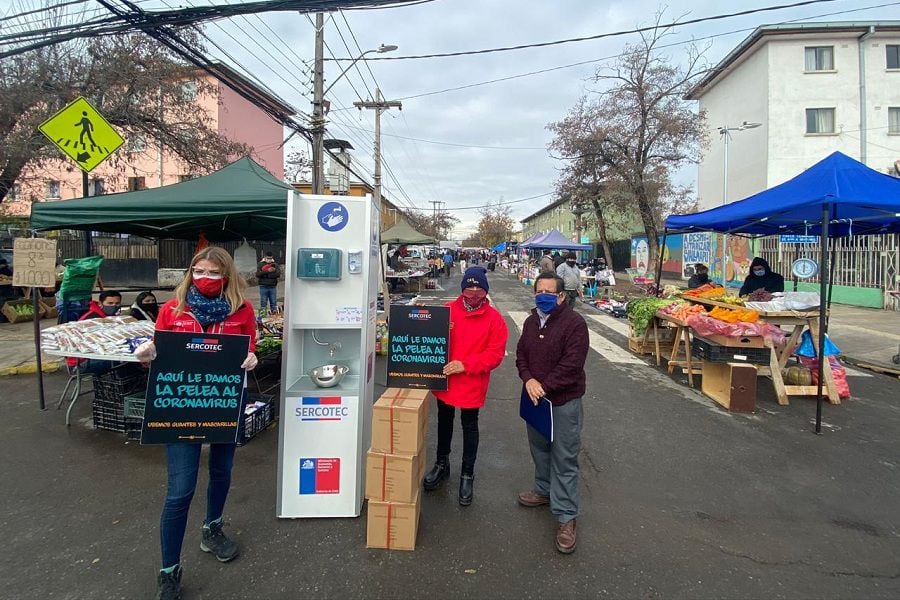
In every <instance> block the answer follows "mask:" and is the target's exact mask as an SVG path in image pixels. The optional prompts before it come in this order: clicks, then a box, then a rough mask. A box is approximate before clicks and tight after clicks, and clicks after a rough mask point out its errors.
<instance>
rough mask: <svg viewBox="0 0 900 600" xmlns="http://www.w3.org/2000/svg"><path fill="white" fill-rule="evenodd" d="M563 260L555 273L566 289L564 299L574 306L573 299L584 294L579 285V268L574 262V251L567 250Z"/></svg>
mask: <svg viewBox="0 0 900 600" xmlns="http://www.w3.org/2000/svg"><path fill="white" fill-rule="evenodd" d="M565 259H566V260H565V261H564V262H562V263H560V265H559V266H558V267H556V274H557V275H559V276H560V278H562V280H563V287H564V289H565V290H566V299H567V301H568V303H569V306H574V305H575V301H576V300H577V299H578V298H580V297H582V296H583V295H584V291H583V290H582V286H581V270H580V269H579V268H578V265H577V264H576V263H575V260H576V258H575V253H574V252H569V253H568V254H566V256H565Z"/></svg>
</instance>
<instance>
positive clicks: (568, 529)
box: [556, 519, 577, 554]
mask: <svg viewBox="0 0 900 600" xmlns="http://www.w3.org/2000/svg"><path fill="white" fill-rule="evenodd" d="M576 541H577V538H576V537H575V519H572V520H571V521H569V522H567V523H560V524H559V528H558V529H557V530H556V549H557V550H559V551H560V552H562V553H563V554H572V553H573V552H575V542H576Z"/></svg>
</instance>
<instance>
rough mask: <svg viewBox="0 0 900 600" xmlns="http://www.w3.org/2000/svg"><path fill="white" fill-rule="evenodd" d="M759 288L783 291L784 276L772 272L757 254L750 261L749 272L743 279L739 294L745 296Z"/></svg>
mask: <svg viewBox="0 0 900 600" xmlns="http://www.w3.org/2000/svg"><path fill="white" fill-rule="evenodd" d="M760 289H764V290H766V291H767V292H783V291H784V277H782V276H781V275H779V274H778V273H774V272H772V269H771V267H769V263H768V262H766V259H764V258H760V257H758V256H757V257H756V258H754V259H753V262H751V263H750V274H749V275H747V279H745V280H744V285H742V286H741V291H740V292H739V295H740V296H746V295H748V294H751V293H753V292H755V291H756V290H760Z"/></svg>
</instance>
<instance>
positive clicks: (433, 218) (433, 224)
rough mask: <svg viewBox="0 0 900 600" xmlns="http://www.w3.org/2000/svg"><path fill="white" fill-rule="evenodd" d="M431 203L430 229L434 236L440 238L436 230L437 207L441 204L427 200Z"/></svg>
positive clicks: (439, 232)
mask: <svg viewBox="0 0 900 600" xmlns="http://www.w3.org/2000/svg"><path fill="white" fill-rule="evenodd" d="M429 202H431V228H432V229H433V230H434V236H435V237H436V238H437V237H441V231H440V229H439V228H438V206H439V205H440V204H441V201H440V200H429Z"/></svg>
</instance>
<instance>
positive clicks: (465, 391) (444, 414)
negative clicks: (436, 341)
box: [423, 267, 508, 506]
mask: <svg viewBox="0 0 900 600" xmlns="http://www.w3.org/2000/svg"><path fill="white" fill-rule="evenodd" d="M461 287H462V293H461V294H460V296H459V297H458V298H457V299H456V300H454V301H453V302H450V303H448V306H449V307H450V340H449V342H450V356H449V357H448V358H449V359H450V361H449V362H448V363H447V364H446V365H444V374H445V375H447V391H444V392H434V395H435V396H436V397H437V408H438V440H437V460H436V462H435V463H434V467H433V468H432V469H431V471H429V472H428V474H427V475H425V480H424V481H423V486H424V487H425V489H426V490H428V491H431V490H434V489H437V487H438V486H439V485H440V483H441V481H443V480H444V479H446V478H448V477H449V476H450V459H449V456H450V441H451V440H452V438H453V419H454V417H455V414H456V408H459V409H460V411H459V412H460V421H461V422H462V431H463V457H462V469H461V471H460V478H459V503H460V504H461V505H462V506H469V505H470V504H472V498H473V496H474V481H475V457H476V455H477V453H478V411H479V409H480V408H481V407H482V406H484V400H485V398H486V396H487V390H488V384H489V383H490V381H491V371H493V370H494V369H496V368H497V367H498V366H499V365H500V362H501V361H502V360H503V356H504V355H505V353H506V339H507V337H508V333H507V330H506V322H505V321H504V320H503V317H502V316H501V315H500V313H499V312H498V311H497V309H496V308H494V307H493V306H491V301H490V299H488V297H487V293H488V281H487V277H486V275H485V270H484V268H483V267H470V268H469V269H467V270H466V272H465V273H464V274H463V278H462V285H461Z"/></svg>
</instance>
